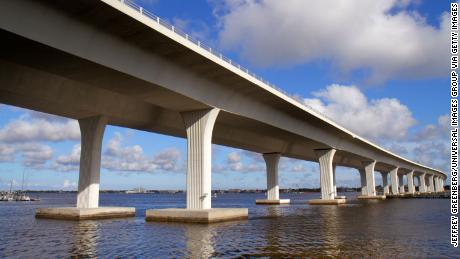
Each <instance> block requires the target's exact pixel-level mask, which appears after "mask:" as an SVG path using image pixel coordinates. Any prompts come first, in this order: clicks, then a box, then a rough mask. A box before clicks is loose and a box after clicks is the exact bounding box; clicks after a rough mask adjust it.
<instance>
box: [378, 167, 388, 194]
mask: <svg viewBox="0 0 460 259" xmlns="http://www.w3.org/2000/svg"><path fill="white" fill-rule="evenodd" d="M380 174H381V175H382V185H383V195H387V194H390V186H389V185H388V173H387V172H380Z"/></svg>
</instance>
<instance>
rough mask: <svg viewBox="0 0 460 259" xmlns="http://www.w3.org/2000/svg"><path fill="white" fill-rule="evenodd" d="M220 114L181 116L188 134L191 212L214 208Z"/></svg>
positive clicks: (208, 111) (213, 111) (209, 111)
mask: <svg viewBox="0 0 460 259" xmlns="http://www.w3.org/2000/svg"><path fill="white" fill-rule="evenodd" d="M219 111H220V110H219V109H217V108H213V109H206V110H198V111H190V112H183V113H181V115H182V119H183V121H184V125H185V128H186V130H187V209H210V208H211V140H212V131H213V128H214V123H215V121H216V119H217V116H218V115H219Z"/></svg>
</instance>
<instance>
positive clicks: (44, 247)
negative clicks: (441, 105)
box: [0, 193, 458, 258]
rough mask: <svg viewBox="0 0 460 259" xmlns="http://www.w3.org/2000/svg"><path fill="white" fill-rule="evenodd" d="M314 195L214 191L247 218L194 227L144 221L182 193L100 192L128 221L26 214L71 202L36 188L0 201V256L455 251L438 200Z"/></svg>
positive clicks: (177, 202) (452, 254) (439, 254)
mask: <svg viewBox="0 0 460 259" xmlns="http://www.w3.org/2000/svg"><path fill="white" fill-rule="evenodd" d="M317 195H318V194H316V193H313V194H311V195H309V194H289V195H286V196H287V197H286V198H290V199H291V201H293V202H292V203H291V204H290V205H286V206H256V205H255V204H254V202H253V201H254V200H255V199H258V198H261V197H260V195H259V194H223V195H220V196H219V198H218V199H216V200H215V201H213V204H214V205H216V207H226V206H233V207H247V208H249V213H250V215H249V220H242V221H236V222H225V223H216V224H211V225H201V224H177V223H160V222H148V223H147V222H145V219H144V211H143V210H145V208H151V207H152V204H155V203H162V204H163V206H168V207H179V206H181V205H182V204H184V198H185V196H184V195H136V194H133V195H124V194H102V195H101V198H102V199H101V202H102V205H104V206H130V205H134V206H136V208H137V209H138V210H139V213H138V215H137V217H136V218H132V219H117V220H98V221H81V222H75V221H59V220H45V219H35V217H34V214H33V213H34V211H35V208H37V207H44V206H69V204H72V202H74V201H75V197H74V196H72V195H68V194H43V195H42V197H41V198H42V201H40V203H36V204H35V203H27V204H25V203H21V204H19V203H3V204H0V232H1V233H2V234H1V235H0V258H9V257H11V258H68V257H77V258H78V257H81V258H94V257H101V258H120V257H121V258H206V257H215V258H242V257H271V258H325V257H329V258H458V251H456V250H455V248H452V247H451V246H450V242H449V229H450V228H449V220H450V217H449V214H448V213H446V211H449V205H450V203H449V200H447V199H446V200H436V199H389V200H385V201H377V202H367V203H364V202H363V203H362V202H358V201H352V200H351V201H350V203H352V204H347V205H344V206H309V205H308V204H307V203H306V202H305V199H306V198H314V197H316V196H317ZM350 195H355V193H353V194H350Z"/></svg>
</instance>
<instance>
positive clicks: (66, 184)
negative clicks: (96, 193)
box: [62, 179, 77, 189]
mask: <svg viewBox="0 0 460 259" xmlns="http://www.w3.org/2000/svg"><path fill="white" fill-rule="evenodd" d="M76 187H77V183H76V182H71V181H70V180H69V179H65V180H64V182H63V183H62V188H63V189H75V188H76Z"/></svg>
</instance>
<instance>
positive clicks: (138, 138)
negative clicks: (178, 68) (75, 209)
mask: <svg viewBox="0 0 460 259" xmlns="http://www.w3.org/2000/svg"><path fill="white" fill-rule="evenodd" d="M136 2H137V3H138V4H140V5H142V6H143V7H144V9H146V10H149V11H150V12H152V13H154V14H156V15H158V16H160V17H162V18H163V19H165V20H166V21H168V22H169V23H171V24H173V25H175V26H176V27H177V28H180V29H182V30H184V31H186V32H188V33H189V34H190V35H192V36H193V37H195V38H197V39H199V40H201V41H203V42H206V43H207V45H209V46H212V47H213V49H219V50H220V51H221V52H222V53H224V55H226V56H228V57H230V58H231V59H232V60H234V61H236V62H237V63H239V64H241V65H243V66H245V67H248V68H250V70H252V71H254V72H256V73H257V74H258V75H260V76H262V77H263V78H264V79H266V80H268V81H270V82H271V83H274V84H275V85H277V86H278V87H279V88H281V89H283V90H285V91H287V92H288V93H290V94H294V95H295V96H296V97H297V98H298V99H299V100H301V101H302V102H303V103H304V104H305V105H308V106H310V107H312V108H314V109H316V110H318V111H319V112H321V113H323V114H325V115H327V116H328V117H330V118H332V119H333V120H334V121H336V122H337V123H339V124H341V125H343V126H344V127H346V128H348V129H350V130H352V131H353V132H355V133H357V134H358V135H360V136H363V137H365V138H367V139H370V140H372V141H373V142H375V143H377V144H379V145H381V146H383V147H385V148H387V149H389V150H391V151H393V152H395V153H397V154H399V155H402V156H404V157H406V158H409V159H411V160H414V161H417V162H420V163H422V164H425V165H428V166H431V167H435V168H438V169H441V170H443V171H444V172H448V168H449V117H448V112H449V103H450V96H449V94H450V87H449V86H450V81H449V72H450V70H449V64H450V63H449V58H450V53H449V18H450V16H449V14H448V11H449V8H450V1H447V0H439V1H430V0H373V1H368V0H322V1H313V0H283V1H278V0H220V1H218V0H194V1H183V0H136ZM79 142H80V132H79V127H78V122H77V121H75V120H71V119H67V118H62V117H56V116H53V115H50V114H43V113H39V112H36V111H31V110H25V109H22V108H18V107H13V106H8V105H3V104H0V190H2V189H3V190H6V189H9V188H10V185H11V184H13V188H14V189H21V188H22V185H24V187H23V188H24V189H34V190H49V189H53V190H75V189H76V188H77V184H78V166H79V152H80V146H79ZM101 167H102V168H101V182H100V187H101V189H106V190H107V189H123V190H126V189H133V188H137V187H143V188H147V189H159V190H161V189H185V180H186V175H185V171H186V141H185V139H181V138H175V137H170V136H165V135H160V134H154V133H149V132H143V131H137V130H132V129H126V128H120V127H114V126H108V127H107V128H106V130H105V135H104V139H103V149H102V165H101ZM336 174H337V185H338V186H348V187H358V186H359V185H360V180H359V173H358V172H357V170H355V169H350V168H343V167H339V168H337V173H336ZM23 176H24V181H23V180H22V179H23ZM279 178H280V188H318V187H319V166H318V164H317V163H313V162H305V161H300V160H294V159H288V158H282V159H281V162H280V176H279ZM376 183H377V184H381V177H380V174H378V173H376ZM265 187H266V174H265V164H264V162H263V159H262V156H261V155H260V154H256V153H252V152H248V151H244V150H239V149H233V148H228V147H225V146H218V145H213V157H212V188H213V189H229V188H259V189H264V188H265Z"/></svg>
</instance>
